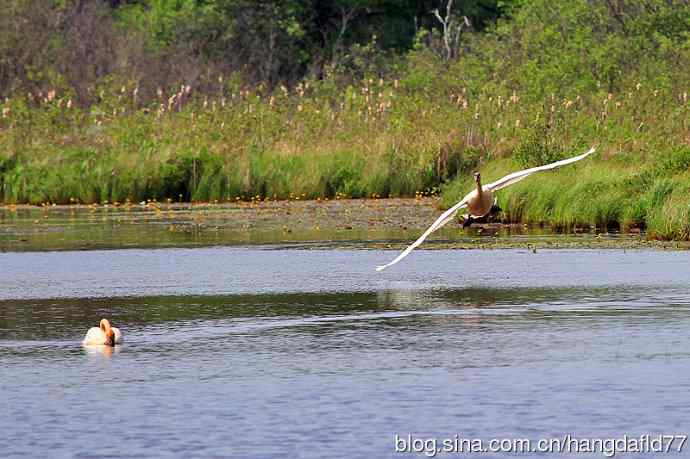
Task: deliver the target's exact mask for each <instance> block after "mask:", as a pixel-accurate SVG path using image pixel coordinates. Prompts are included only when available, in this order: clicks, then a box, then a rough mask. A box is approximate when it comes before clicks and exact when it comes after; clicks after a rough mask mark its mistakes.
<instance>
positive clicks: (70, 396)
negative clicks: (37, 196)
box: [0, 246, 690, 458]
mask: <svg viewBox="0 0 690 459" xmlns="http://www.w3.org/2000/svg"><path fill="white" fill-rule="evenodd" d="M395 253H396V252H392V251H377V250H288V249H284V248H280V247H278V246H276V247H265V248H227V247H215V248H192V249H158V250H143V249H142V250H108V251H82V252H79V251H72V252H70V251H66V252H25V253H0V267H1V269H2V274H1V276H0V368H1V371H2V378H0V394H1V397H0V400H1V401H0V404H1V406H2V409H1V410H0V432H2V436H0V451H2V456H3V457H51V458H52V457H240V458H282V457H300V458H301V457H306V458H342V457H353V458H386V457H405V456H404V455H403V456H400V455H399V454H396V453H395V442H394V439H395V435H396V434H398V435H401V436H407V435H408V434H413V435H415V436H416V437H420V438H437V439H439V442H440V441H441V440H442V439H444V438H452V437H453V436H454V435H456V434H459V435H460V436H462V437H464V438H482V439H486V440H488V439H490V438H504V437H509V438H510V437H519V438H531V439H539V438H542V437H551V436H562V435H564V434H572V435H573V436H580V437H606V436H614V437H616V436H621V435H623V434H629V435H640V434H645V433H649V434H660V433H664V434H687V433H690V432H688V431H689V430H690V429H689V427H690V421H689V420H690V404H689V403H688V398H687V397H688V396H687V394H688V392H689V391H690V334H689V333H688V330H690V283H689V279H690V255H689V254H688V253H687V252H664V251H627V252H624V251H614V250H609V251H595V250H579V251H578V250H559V251H549V250H540V251H537V253H532V252H531V251H529V250H489V251H460V250H455V251H452V250H437V251H424V250H420V251H418V252H417V253H415V254H413V255H412V256H410V257H409V258H408V259H407V260H406V261H405V262H404V263H401V264H400V265H398V266H396V267H395V269H392V270H391V271H387V272H384V273H376V272H375V271H374V270H373V267H374V266H375V265H377V264H380V263H381V262H384V261H387V260H388V259H390V258H391V257H392V256H394V255H395ZM101 317H109V318H111V321H112V322H113V323H114V324H115V325H117V326H120V327H121V328H122V329H123V330H124V333H125V338H126V342H125V343H124V344H123V345H121V346H116V347H115V349H114V350H113V352H104V351H103V350H100V349H84V348H82V346H81V345H80V340H81V338H82V336H83V334H84V333H85V331H86V328H87V327H88V326H90V325H96V324H97V322H98V319H100V318H101ZM687 448H690V447H688V446H686V449H687ZM685 455H687V452H685V454H678V453H675V454H670V455H668V457H683V456H685ZM409 456H412V455H409ZM438 457H476V456H473V455H469V454H460V455H439V456H438ZM481 457H499V456H497V455H494V456H492V455H491V454H485V455H482V456H481ZM513 457H530V456H529V455H522V456H513ZM577 457H602V456H601V455H591V456H590V455H580V456H577ZM624 457H650V455H649V454H639V455H634V454H633V455H626V456H624Z"/></svg>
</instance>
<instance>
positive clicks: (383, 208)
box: [0, 197, 690, 252]
mask: <svg viewBox="0 0 690 459" xmlns="http://www.w3.org/2000/svg"><path fill="white" fill-rule="evenodd" d="M439 203H440V199H439V198H436V197H421V198H393V199H381V198H377V199H333V200H312V201H310V200H291V201H254V202H234V203H159V202H149V203H138V204H130V205H119V206H116V205H113V204H107V205H105V204H104V205H79V204H77V205H55V206H52V205H51V206H32V205H16V206H15V205H10V206H7V205H5V206H0V252H14V251H21V252H24V251H47V250H101V249H123V248H174V247H181V248H184V247H208V246H267V247H268V246H282V247H288V248H305V249H319V248H322V249H343V248H354V249H390V250H400V249H403V248H404V247H406V246H407V245H409V244H410V243H412V242H413V241H414V240H416V238H417V237H418V236H419V234H421V232H422V231H424V230H425V229H426V228H428V226H429V225H430V224H431V223H432V222H433V221H434V220H435V219H436V218H437V217H438V215H439V214H440V213H441V211H440V210H439V209H438V205H439ZM579 248H582V249H585V248H587V249H622V250H629V249H660V250H688V249H690V242H688V241H658V240H652V239H648V238H647V237H646V235H645V233H643V232H640V231H632V232H618V231H614V232H607V231H596V230H595V229H592V228H575V229H573V230H571V231H559V230H557V229H553V228H550V227H549V226H547V225H531V226H530V225H522V224H504V223H500V222H493V223H483V224H481V223H480V224H473V225H472V227H471V228H468V229H464V228H462V224H461V223H460V221H459V220H458V221H456V222H453V223H450V224H448V225H446V227H444V228H442V229H441V230H439V231H438V232H436V233H434V234H433V235H432V236H431V237H430V239H429V240H428V241H426V242H425V243H424V244H423V245H422V246H421V247H420V248H419V249H418V250H424V249H427V250H429V249H431V250H436V249H458V250H474V249H527V250H532V251H534V250H542V249H579Z"/></svg>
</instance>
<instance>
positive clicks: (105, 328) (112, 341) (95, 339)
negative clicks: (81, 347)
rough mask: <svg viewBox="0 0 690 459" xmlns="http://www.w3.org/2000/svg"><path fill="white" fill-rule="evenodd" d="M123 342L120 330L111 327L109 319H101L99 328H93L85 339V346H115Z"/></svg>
mask: <svg viewBox="0 0 690 459" xmlns="http://www.w3.org/2000/svg"><path fill="white" fill-rule="evenodd" d="M121 342H122V333H121V332H120V329H118V328H115V327H111V326H110V322H108V319H101V323H100V326H99V327H91V328H89V331H87V332H86V336H85V337H84V344H85V345H99V344H100V345H106V346H114V345H116V344H120V343H121Z"/></svg>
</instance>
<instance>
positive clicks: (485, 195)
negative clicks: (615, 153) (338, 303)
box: [376, 147, 595, 271]
mask: <svg viewBox="0 0 690 459" xmlns="http://www.w3.org/2000/svg"><path fill="white" fill-rule="evenodd" d="M594 151H595V148H594V147H592V148H590V149H589V151H587V152H586V153H583V154H581V155H579V156H573V157H572V158H568V159H564V160H562V161H556V162H555V163H551V164H546V165H544V166H538V167H533V168H531V169H525V170H522V171H518V172H513V173H512V174H508V175H506V176H505V177H503V178H501V179H499V180H496V181H495V182H492V183H489V184H488V185H484V186H482V184H481V177H480V175H479V174H478V173H476V174H474V176H475V181H476V184H477V188H476V189H474V190H472V191H471V192H469V193H468V194H467V195H466V196H465V197H464V198H462V200H461V201H460V202H458V203H457V204H455V205H454V206H453V207H451V208H450V209H448V210H446V211H445V212H443V213H442V214H441V216H440V217H438V219H437V220H436V221H435V222H434V223H433V224H432V225H431V226H430V227H429V228H428V229H427V230H426V231H425V232H424V234H422V235H421V236H420V237H419V239H417V240H416V241H415V242H413V243H412V244H411V245H410V246H409V247H408V248H406V249H405V250H403V252H402V253H401V254H400V255H398V256H397V257H396V258H395V260H393V261H391V262H390V263H388V264H387V265H383V266H377V267H376V270H377V271H383V270H384V269H386V268H388V267H390V266H393V265H394V264H396V263H397V262H399V261H400V260H402V259H403V258H405V257H406V256H407V255H408V254H409V253H410V252H412V250H414V249H415V248H416V247H417V246H419V245H420V244H421V243H422V242H424V240H425V239H426V238H427V237H428V236H429V235H430V234H431V233H433V232H434V231H436V230H437V229H439V228H441V227H442V226H443V225H445V224H446V223H448V222H449V221H451V220H452V219H453V217H454V216H455V213H456V212H457V211H458V210H460V209H462V208H467V210H468V216H467V218H468V222H469V221H471V219H472V217H477V218H479V217H484V216H485V215H487V214H488V213H489V212H490V211H491V208H492V207H493V205H494V204H495V203H496V201H495V199H494V192H495V191H498V190H500V189H502V188H505V187H507V186H510V185H512V184H514V183H517V182H519V181H520V180H522V179H524V178H526V177H529V176H530V175H532V174H534V173H535V172H541V171H546V170H549V169H555V168H557V167H560V166H565V165H566V164H571V163H574V162H577V161H580V160H581V159H585V158H586V157H587V156H589V155H591V154H592V153H594Z"/></svg>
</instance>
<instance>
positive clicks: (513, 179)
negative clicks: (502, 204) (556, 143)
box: [486, 147, 596, 191]
mask: <svg viewBox="0 0 690 459" xmlns="http://www.w3.org/2000/svg"><path fill="white" fill-rule="evenodd" d="M595 150H596V148H595V147H592V148H590V149H589V151H588V152H587V153H583V154H581V155H579V156H573V157H572V158H568V159H564V160H561V161H556V162H555V163H551V164H545V165H544V166H538V167H533V168H531V169H525V170H524V171H518V172H513V173H512V174H508V175H506V176H505V177H503V178H502V179H499V180H496V181H495V182H493V183H489V184H488V185H486V187H487V188H488V189H490V190H491V191H497V190H500V189H501V188H505V187H507V186H509V185H512V184H513V183H517V182H519V181H520V180H522V179H524V178H526V177H528V176H530V175H532V174H534V173H535V172H541V171H546V170H549V169H555V168H557V167H561V166H565V165H566V164H571V163H574V162H576V161H579V160H581V159H585V158H586V157H587V156H589V155H591V154H592V153H594V151H595Z"/></svg>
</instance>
